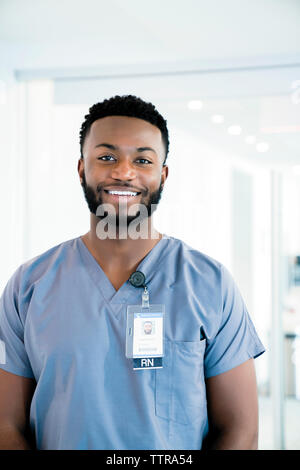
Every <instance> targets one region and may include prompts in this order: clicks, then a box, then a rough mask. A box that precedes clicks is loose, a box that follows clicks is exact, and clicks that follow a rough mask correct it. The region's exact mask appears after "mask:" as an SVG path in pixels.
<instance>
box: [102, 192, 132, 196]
mask: <svg viewBox="0 0 300 470" xmlns="http://www.w3.org/2000/svg"><path fill="white" fill-rule="evenodd" d="M107 192H108V194H116V195H118V196H136V195H137V193H134V192H133V191H107Z"/></svg>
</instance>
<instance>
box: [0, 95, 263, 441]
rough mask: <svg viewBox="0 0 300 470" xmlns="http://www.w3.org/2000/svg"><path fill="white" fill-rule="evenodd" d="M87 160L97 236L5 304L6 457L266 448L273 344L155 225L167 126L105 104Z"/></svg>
mask: <svg viewBox="0 0 300 470" xmlns="http://www.w3.org/2000/svg"><path fill="white" fill-rule="evenodd" d="M80 150H81V156H80V159H79V161H78V168H77V169H78V175H79V180H80V184H81V186H82V188H83V192H84V196H85V199H86V201H87V204H88V208H89V211H90V230H89V231H88V232H87V233H86V234H84V235H81V236H78V237H76V238H74V239H72V240H68V241H65V242H63V243H61V244H59V245H57V246H55V247H52V248H51V249H49V250H48V251H46V252H45V253H43V254H41V255H39V256H37V257H35V258H33V259H31V260H29V261H27V262H25V263H24V264H22V265H21V266H20V267H19V268H18V269H17V270H16V272H15V273H14V274H13V276H12V277H11V279H10V280H9V281H8V283H7V285H6V288H5V290H4V292H3V294H2V297H1V303H0V340H1V344H2V346H3V348H2V349H3V350H5V353H3V354H2V356H1V357H2V361H1V362H2V363H1V364H0V448H1V449H29V448H30V447H32V448H36V449H71V450H73V449H74V450H76V449H118V450H122V449H150V450H155V449H158V450H162V449H201V448H210V449H255V448H256V447H257V433H258V410H257V390H256V378H255V369H254V361H253V359H254V358H255V357H257V356H259V355H260V354H262V353H263V352H264V347H263V345H262V344H261V342H260V340H259V338H258V336H257V334H256V331H255V328H254V326H253V324H252V322H251V319H250V316H249V314H248V312H247V309H246V306H245V303H244V301H243V299H242V297H241V294H240V292H239V290H238V288H237V286H236V284H235V282H234V281H233V279H232V277H231V275H230V273H229V272H228V270H227V269H226V268H225V267H224V266H223V265H222V264H221V263H219V262H218V261H216V260H214V259H212V258H210V257H208V256H207V255H205V254H203V253H201V252H199V251H197V250H195V249H193V248H192V247H190V246H188V245H187V244H186V243H184V242H183V241H181V240H179V239H176V238H174V237H172V236H167V235H165V234H162V233H160V232H158V231H157V230H156V229H155V227H154V226H153V213H154V211H155V209H156V206H157V204H158V203H159V201H160V198H161V195H162V191H163V188H164V185H165V182H166V180H167V177H168V167H167V165H166V160H167V156H168V150H169V137H168V130H167V125H166V121H165V119H164V118H163V117H162V116H161V115H160V114H159V112H158V111H157V110H156V108H155V107H154V106H153V105H152V104H151V103H146V102H144V101H143V100H141V99H139V98H137V97H135V96H132V95H127V96H115V97H113V98H110V99H108V100H104V101H103V102H101V103H97V104H95V105H94V106H92V107H91V108H90V110H89V114H88V115H87V116H85V120H84V122H83V124H82V127H81V131H80ZM178 223H180V219H179V218H178ZM124 229H126V230H124ZM145 325H148V330H147V329H145ZM150 325H151V334H146V333H148V332H149V331H150Z"/></svg>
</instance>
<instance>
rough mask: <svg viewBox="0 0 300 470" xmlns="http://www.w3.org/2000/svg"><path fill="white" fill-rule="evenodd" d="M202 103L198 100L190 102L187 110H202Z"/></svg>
mask: <svg viewBox="0 0 300 470" xmlns="http://www.w3.org/2000/svg"><path fill="white" fill-rule="evenodd" d="M202 106H203V103H202V101H200V100H192V101H189V102H188V108H189V109H192V110H198V109H202Z"/></svg>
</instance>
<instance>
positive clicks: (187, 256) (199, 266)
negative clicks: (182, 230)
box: [168, 236, 228, 288]
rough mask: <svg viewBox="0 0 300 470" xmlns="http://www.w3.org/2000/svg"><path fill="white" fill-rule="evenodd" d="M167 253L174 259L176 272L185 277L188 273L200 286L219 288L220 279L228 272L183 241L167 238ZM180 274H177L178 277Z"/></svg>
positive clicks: (217, 262) (212, 259) (218, 263)
mask: <svg viewBox="0 0 300 470" xmlns="http://www.w3.org/2000/svg"><path fill="white" fill-rule="evenodd" d="M168 238H169V253H170V255H171V257H173V258H174V259H176V266H177V269H178V271H180V272H181V273H182V275H185V274H187V273H189V274H190V275H191V276H192V280H193V282H200V283H201V284H202V285H203V283H204V284H207V285H208V284H210V285H212V286H213V287H214V288H216V287H217V286H218V285H219V286H221V283H222V277H223V276H224V274H225V277H226V276H227V273H228V270H227V269H226V268H225V266H224V265H223V264H222V263H221V262H220V261H218V260H217V259H215V258H213V257H211V256H209V255H207V254H205V253H203V252H202V251H199V250H197V249H196V248H194V247H192V246H190V245H189V244H187V243H186V242H184V241H183V240H180V239H178V238H175V237H171V236H168ZM179 274H180V273H178V275H179Z"/></svg>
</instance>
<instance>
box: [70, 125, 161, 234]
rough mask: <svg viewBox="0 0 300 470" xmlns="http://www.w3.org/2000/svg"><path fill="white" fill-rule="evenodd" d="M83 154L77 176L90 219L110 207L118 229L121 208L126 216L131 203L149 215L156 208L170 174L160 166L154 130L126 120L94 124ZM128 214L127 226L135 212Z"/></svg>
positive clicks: (156, 134) (156, 137) (136, 211)
mask: <svg viewBox="0 0 300 470" xmlns="http://www.w3.org/2000/svg"><path fill="white" fill-rule="evenodd" d="M83 155H84V158H83V159H80V160H79V162H78V173H79V176H80V179H81V185H82V187H83V190H84V195H85V199H86V201H87V203H88V206H89V209H90V211H91V212H92V213H93V214H96V211H97V208H98V207H99V206H100V205H101V204H104V203H106V204H111V205H112V206H113V208H114V211H115V214H116V215H117V219H116V224H117V225H118V215H119V208H120V205H121V207H122V205H124V204H126V207H127V211H128V210H129V208H130V206H132V205H134V204H143V205H144V206H145V207H146V209H147V214H148V215H149V216H150V215H151V213H152V212H151V205H155V204H158V202H159V200H160V197H161V192H162V189H163V185H164V182H165V180H166V178H167V175H168V168H167V166H164V167H163V161H164V157H165V149H164V145H163V142H162V137H161V132H160V130H159V129H158V128H157V127H156V126H153V125H152V124H150V123H148V122H147V121H143V120H142V119H137V118H131V117H126V116H108V117H105V118H101V119H98V120H97V121H95V122H94V123H93V124H92V126H91V129H90V131H89V133H88V135H87V137H86V139H85V142H84V146H83ZM116 191H118V192H120V191H121V192H122V191H123V192H124V191H127V194H121V193H119V194H117V193H116ZM128 191H130V194H128ZM154 210H155V209H154ZM152 211H153V207H152ZM130 213H131V216H128V217H127V223H130V222H131V221H132V220H133V219H135V218H136V217H137V215H138V214H139V211H138V210H135V211H133V212H132V211H131V212H130Z"/></svg>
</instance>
